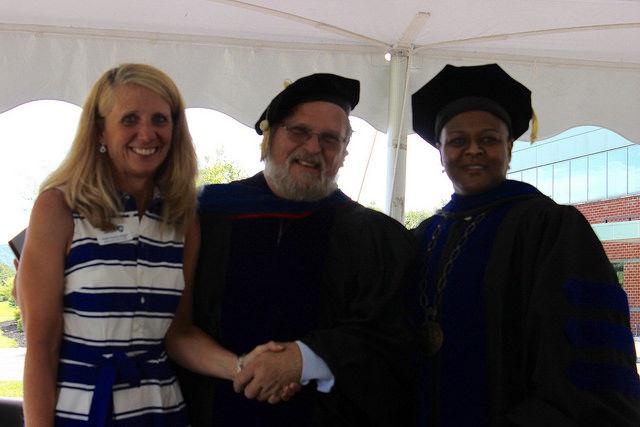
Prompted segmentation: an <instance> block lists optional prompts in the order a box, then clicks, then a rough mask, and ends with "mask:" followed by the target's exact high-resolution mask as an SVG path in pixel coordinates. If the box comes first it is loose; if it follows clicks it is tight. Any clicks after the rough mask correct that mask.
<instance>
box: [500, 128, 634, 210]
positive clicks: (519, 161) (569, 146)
mask: <svg viewBox="0 0 640 427" xmlns="http://www.w3.org/2000/svg"><path fill="white" fill-rule="evenodd" d="M512 153H513V154H512V158H511V168H510V170H509V174H508V177H509V179H515V180H518V181H524V182H528V183H530V184H532V185H534V186H536V187H537V188H538V189H539V190H540V191H542V192H543V193H545V194H546V195H547V196H549V197H551V198H553V199H554V200H555V201H556V202H558V203H562V204H580V203H587V202H593V201H598V200H605V199H613V198H619V197H625V196H628V195H633V194H640V145H638V144H634V143H632V142H631V141H628V140H626V139H624V138H623V137H621V136H619V135H617V134H616V133H613V132H611V131H609V130H607V129H603V128H598V127H593V126H583V127H579V128H574V129H571V130H569V131H566V132H563V133H562V134H560V135H558V136H556V137H553V138H550V139H547V140H544V141H540V142H536V143H535V144H530V143H528V142H523V141H516V142H515V143H514V146H513V152H512Z"/></svg>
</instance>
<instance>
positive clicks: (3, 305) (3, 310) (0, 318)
mask: <svg viewBox="0 0 640 427" xmlns="http://www.w3.org/2000/svg"><path fill="white" fill-rule="evenodd" d="M17 311H18V309H17V308H16V307H11V306H10V305H9V301H2V302H0V322H5V321H7V320H13V319H15V317H16V312H17Z"/></svg>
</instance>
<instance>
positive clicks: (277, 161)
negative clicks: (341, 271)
mask: <svg viewBox="0 0 640 427" xmlns="http://www.w3.org/2000/svg"><path fill="white" fill-rule="evenodd" d="M300 129H304V130H305V132H307V133H309V132H312V133H313V135H311V137H310V138H309V140H307V141H306V142H302V141H301V139H300V135H297V133H298V132H299V130H300ZM348 129H349V117H348V116H347V113H346V112H345V111H344V110H343V109H342V108H340V107H338V106H337V105H336V104H333V103H331V102H324V101H313V102H305V103H303V104H300V105H298V106H297V107H296V108H295V109H294V111H293V112H292V114H290V115H289V116H288V117H287V118H286V119H285V120H284V123H282V126H278V127H275V129H274V130H273V134H272V135H271V137H272V140H271V143H270V148H269V153H268V155H267V159H266V165H265V178H266V179H267V183H268V184H269V187H270V188H271V190H272V191H273V192H274V193H275V194H276V195H278V196H279V197H283V198H285V199H292V200H307V201H310V200H319V199H321V198H324V197H326V196H328V195H330V194H331V193H332V192H333V191H334V190H335V189H336V188H337V185H336V175H337V174H338V170H339V169H340V167H341V166H342V164H343V162H344V158H345V156H346V155H347V149H346V142H342V141H343V140H344V139H345V138H346V136H347V134H348ZM320 135H324V136H325V137H328V136H335V137H337V138H338V139H339V140H340V143H338V144H335V145H330V144H321V143H320V140H319V139H318V138H319V136H320Z"/></svg>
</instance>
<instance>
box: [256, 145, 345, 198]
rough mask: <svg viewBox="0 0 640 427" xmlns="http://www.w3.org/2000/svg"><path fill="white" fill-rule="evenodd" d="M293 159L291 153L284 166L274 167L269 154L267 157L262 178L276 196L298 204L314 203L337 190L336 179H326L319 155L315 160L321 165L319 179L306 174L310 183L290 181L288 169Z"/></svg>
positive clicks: (293, 155)
mask: <svg viewBox="0 0 640 427" xmlns="http://www.w3.org/2000/svg"><path fill="white" fill-rule="evenodd" d="M295 158H296V156H295V153H293V154H291V155H290V156H289V158H288V159H287V162H286V163H285V164H284V165H276V164H275V162H273V160H271V154H270V153H269V155H267V159H266V160H265V167H264V176H265V178H267V182H268V183H269V186H271V187H272V190H273V192H274V193H276V194H277V195H278V196H280V197H283V198H285V199H289V200H296V201H300V202H302V201H304V202H315V201H318V200H320V199H324V198H325V197H327V196H329V195H331V194H332V193H333V192H334V191H336V190H337V189H338V184H337V182H336V177H335V176H334V177H332V178H328V177H327V174H326V165H325V163H324V159H323V158H322V157H321V156H319V155H318V157H317V158H315V160H317V161H319V162H320V164H321V172H320V177H319V178H318V177H317V175H316V174H307V175H308V178H309V181H310V183H305V184H303V183H299V182H297V181H296V180H294V179H292V178H291V174H290V172H289V168H290V167H291V164H292V163H293V160H294V159H295Z"/></svg>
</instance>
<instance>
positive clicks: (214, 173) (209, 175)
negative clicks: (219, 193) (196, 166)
mask: <svg viewBox="0 0 640 427" xmlns="http://www.w3.org/2000/svg"><path fill="white" fill-rule="evenodd" d="M246 177H247V175H246V173H245V172H244V171H243V170H242V169H240V168H238V167H237V166H236V165H234V164H233V163H231V162H229V161H227V160H225V159H221V160H216V162H215V163H214V164H212V165H209V166H206V167H204V168H202V169H200V171H199V172H198V178H197V179H196V184H197V185H198V186H201V185H205V184H225V183H227V182H231V181H236V180H238V179H243V178H246Z"/></svg>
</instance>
